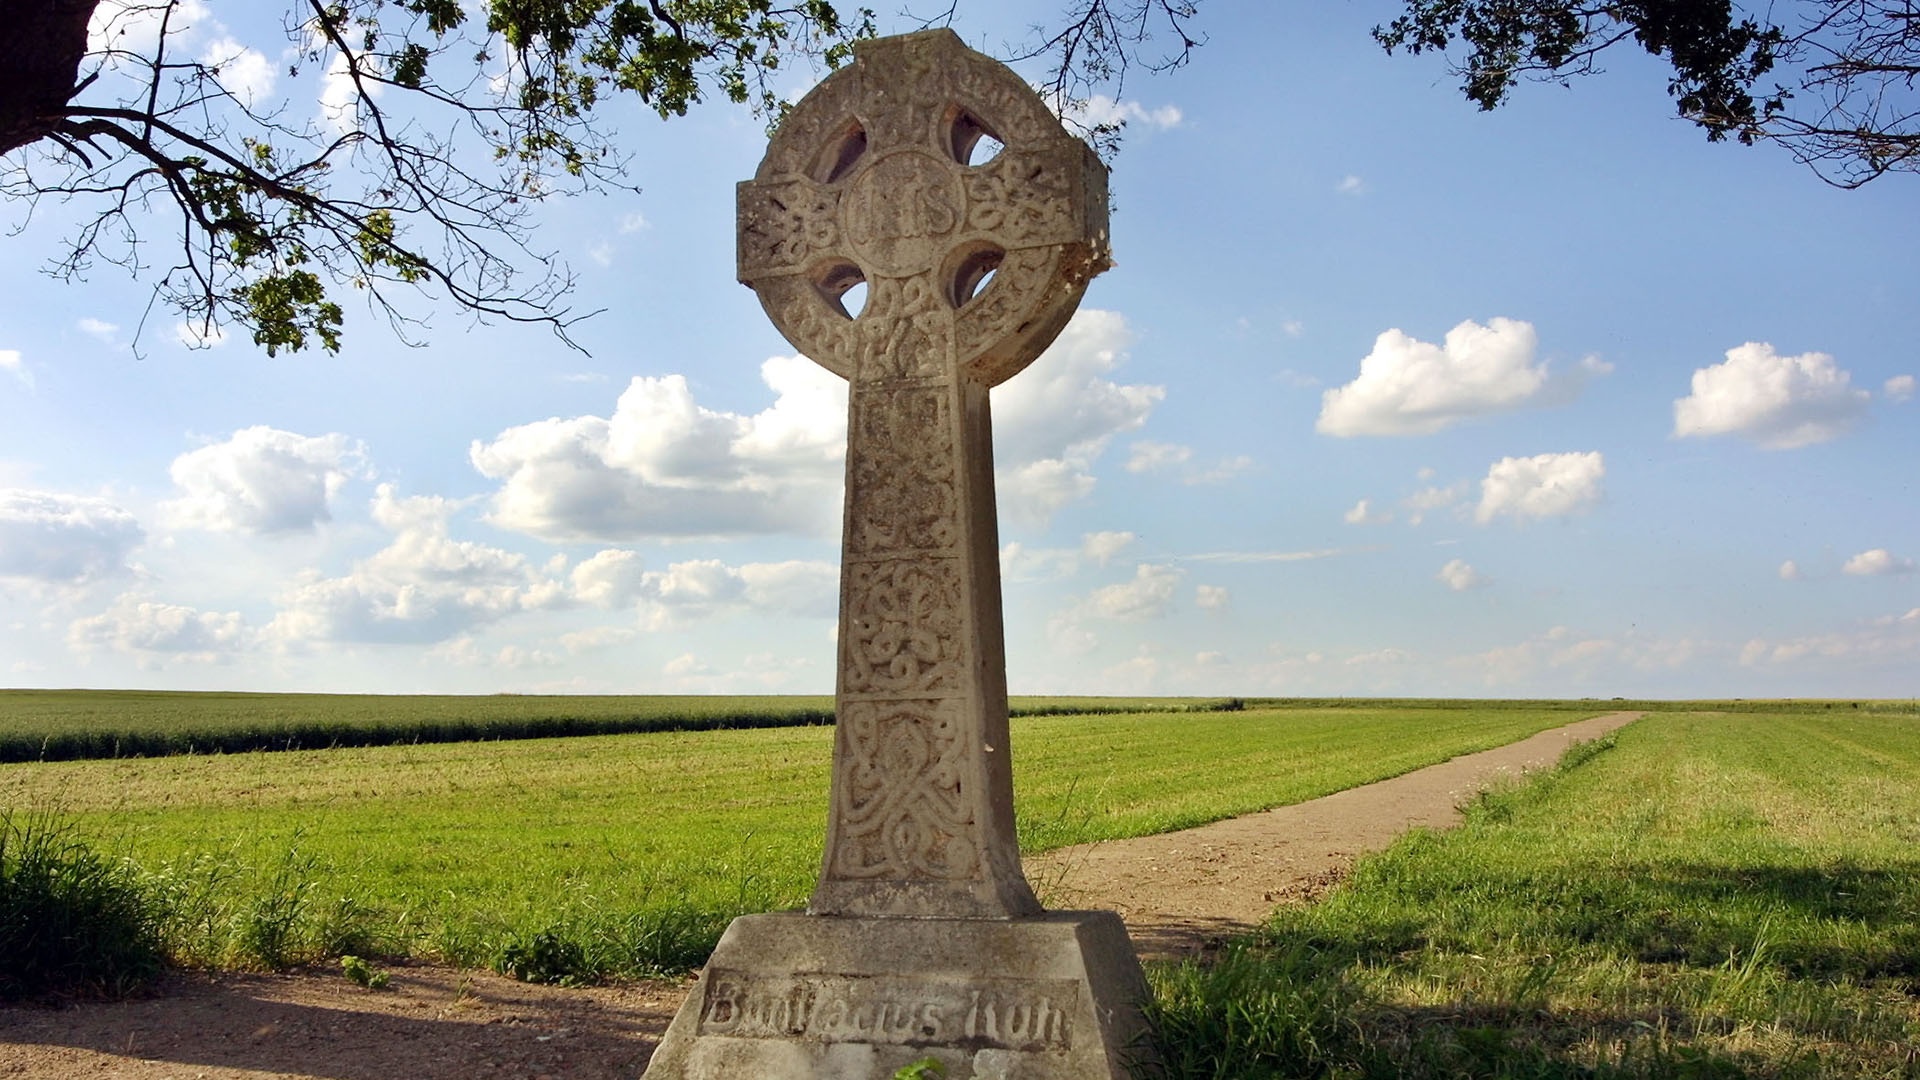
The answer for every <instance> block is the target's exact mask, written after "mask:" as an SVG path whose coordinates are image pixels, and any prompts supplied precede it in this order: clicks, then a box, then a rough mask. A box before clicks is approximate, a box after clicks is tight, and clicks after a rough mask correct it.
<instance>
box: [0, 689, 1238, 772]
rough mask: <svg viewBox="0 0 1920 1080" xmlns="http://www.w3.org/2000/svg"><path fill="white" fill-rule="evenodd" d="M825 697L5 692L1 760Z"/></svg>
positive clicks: (262, 746) (692, 726)
mask: <svg viewBox="0 0 1920 1080" xmlns="http://www.w3.org/2000/svg"><path fill="white" fill-rule="evenodd" d="M1237 704H1238V703H1237V702H1229V701H1228V700H1227V699H1221V698H1119V697H1112V698H1102V697H1018V698H1015V699H1014V700H1013V702H1012V711H1013V713H1014V715H1016V716H1024V715H1051V714H1060V713H1117V712H1126V711H1141V710H1148V709H1154V710H1164V711H1180V710H1201V711H1204V710H1208V709H1215V708H1220V707H1223V706H1227V705H1237ZM832 720H833V697H832V696H831V695H811V696H809V695H777V696H776V695H768V696H763V697H753V696H742V695H734V696H714V695H694V694H683V695H631V696H601V697H595V696H586V695H580V696H572V695H550V696H547V695H520V694H495V695H490V696H473V695H464V696H463V695H451V694H441V695H434V694H422V695H411V696H401V695H376V694H243V693H180V692H170V691H160V690H0V763H6V762H18V761H76V760H85V759H91V758H121V757H162V756H165V755H168V754H208V753H228V754H233V753H245V752H247V751H251V750H318V749H326V748H328V747H338V746H391V745H395V744H399V743H444V742H473V741H478V740H489V739H529V738H561V737H570V736H577V735H618V734H631V733H633V732H641V731H706V730H715V729H727V728H762V727H794V726H799V725H804V724H825V723H831V722H832Z"/></svg>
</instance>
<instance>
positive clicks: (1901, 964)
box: [1154, 708, 1920, 1078]
mask: <svg viewBox="0 0 1920 1080" xmlns="http://www.w3.org/2000/svg"><path fill="white" fill-rule="evenodd" d="M1615 739H1616V740H1617V742H1610V743H1607V744H1602V745H1601V746H1599V747H1594V748H1589V749H1587V750H1585V751H1584V752H1579V753H1576V754H1575V755H1574V756H1572V757H1570V759H1569V761H1568V762H1567V763H1566V764H1565V765H1564V766H1563V767H1562V768H1561V769H1560V770H1559V771H1557V772H1556V773H1554V774H1552V775H1550V776H1548V777H1547V778H1544V779H1541V780H1538V781H1535V782H1533V783H1529V784H1526V785H1524V786H1519V787H1514V788H1508V789H1505V790H1502V791H1499V792H1496V793H1493V794H1491V795H1489V796H1487V797H1485V798H1483V799H1482V800H1480V802H1479V803H1478V804H1477V805H1475V806H1474V807H1473V808H1472V810H1471V812H1470V813H1469V815H1468V821H1467V824H1466V826H1465V827H1464V828H1462V829H1460V830H1458V831H1455V832H1450V833H1445V834H1431V833H1423V834H1416V835H1414V836H1411V837H1409V838H1407V839H1406V840H1404V841H1402V842H1401V843H1399V844H1397V845H1396V846H1395V847H1393V848H1392V849H1390V850H1389V851H1387V852H1385V853H1383V854H1381V855H1380V856H1377V857H1374V858H1371V859H1368V860H1365V861H1364V862H1362V864H1361V865H1360V866H1359V867H1358V868H1357V870H1356V873H1355V875H1354V877H1353V878H1352V880H1351V881H1350V882H1348V883H1347V884H1346V885H1345V886H1343V887H1342V888H1341V889H1339V890H1336V892H1335V893H1333V894H1332V895H1331V896H1329V897H1328V898H1327V899H1326V900H1325V901H1324V902H1322V903H1320V904H1318V905H1316V906H1313V907H1309V908H1300V909H1284V910H1282V911H1280V912H1278V913H1277V914H1276V916H1275V918H1274V920H1273V921H1272V923H1271V924H1270V925H1269V926H1268V927H1267V928H1266V929H1265V930H1264V931H1263V932H1262V933H1260V934H1258V935H1256V936H1255V937H1253V938H1252V939H1250V940H1249V941H1247V942H1245V943H1243V944H1242V945H1241V946H1239V947H1237V948H1236V949H1234V950H1231V951H1229V952H1228V953H1227V954H1226V955H1225V956H1223V957H1222V958H1221V959H1220V961H1219V962H1218V963H1216V964H1212V965H1209V966H1191V965H1190V966H1184V967H1170V968H1163V969H1159V970H1157V971H1155V972H1154V980H1155V983H1156V992H1157V1005H1156V1009H1157V1012H1158V1021H1159V1023H1160V1025H1161V1029H1162V1032H1163V1035H1164V1037H1165V1040H1166V1044H1167V1047H1168V1056H1169V1058H1170V1061H1171V1063H1172V1065H1173V1066H1174V1069H1173V1072H1174V1075H1176V1076H1181V1077H1223V1078H1224V1077H1267V1076H1276V1077H1277V1076H1298V1077H1357V1076H1366V1077H1375V1076H1377V1077H1387V1076H1414V1077H1420V1076H1430V1077H1468V1076H1472V1077H1505V1076H1514V1077H1518V1076H1527V1077H1610V1076H1622V1077H1720V1076H1726V1077H1736V1076H1759V1077H1800V1076H1806V1077H1821V1076H1833V1077H1840V1076H1845V1077H1915V1076H1920V1050H1916V1048H1917V1047H1920V719H1915V718H1913V717H1898V716H1886V715H1882V716H1873V715H1861V714H1860V713H1858V712H1856V711H1855V710H1852V709H1847V710H1845V711H1844V712H1836V711H1833V710H1829V709H1825V708H1820V709H1818V710H1817V711H1813V710H1808V711H1780V712H1775V713H1772V714H1767V713H1764V712H1759V711H1753V712H1747V713H1738V714H1735V713H1683V714H1672V715H1665V716H1656V717H1652V718H1649V719H1648V720H1645V721H1643V722H1641V723H1640V724H1638V725H1635V726H1633V727H1631V728H1628V729H1626V730H1625V731H1623V732H1621V733H1620V734H1619V735H1617V736H1616V737H1615ZM1606 746H1611V749H1605V748H1604V747H1606Z"/></svg>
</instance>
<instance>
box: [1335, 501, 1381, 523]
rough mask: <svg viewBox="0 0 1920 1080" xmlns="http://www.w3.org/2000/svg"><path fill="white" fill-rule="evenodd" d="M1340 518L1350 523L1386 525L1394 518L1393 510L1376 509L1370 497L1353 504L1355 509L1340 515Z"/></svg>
mask: <svg viewBox="0 0 1920 1080" xmlns="http://www.w3.org/2000/svg"><path fill="white" fill-rule="evenodd" d="M1340 520H1342V521H1344V522H1346V523H1347V524H1349V525H1385V524H1386V523H1387V522H1389V521H1392V520H1393V511H1391V510H1375V509H1374V508H1373V502H1372V500H1370V499H1361V500H1360V501H1359V502H1357V503H1354V504H1353V509H1351V510H1349V511H1347V512H1346V513H1344V514H1342V515H1340Z"/></svg>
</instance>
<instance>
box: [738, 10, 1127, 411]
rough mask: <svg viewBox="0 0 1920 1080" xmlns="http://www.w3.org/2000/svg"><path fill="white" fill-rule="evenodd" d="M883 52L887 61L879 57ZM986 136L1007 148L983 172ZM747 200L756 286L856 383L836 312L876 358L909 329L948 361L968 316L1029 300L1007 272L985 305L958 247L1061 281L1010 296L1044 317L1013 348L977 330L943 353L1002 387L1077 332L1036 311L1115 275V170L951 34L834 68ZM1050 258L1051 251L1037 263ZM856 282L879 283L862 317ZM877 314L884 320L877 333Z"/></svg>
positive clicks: (747, 247) (747, 264)
mask: <svg viewBox="0 0 1920 1080" xmlns="http://www.w3.org/2000/svg"><path fill="white" fill-rule="evenodd" d="M882 50H886V51H887V55H886V59H885V61H884V63H882V62H877V61H876V62H870V61H873V60H874V56H875V55H876V54H878V53H880V52H881V51H882ZM982 135H992V136H993V137H995V138H997V139H999V140H1000V141H1001V142H1002V143H1003V146H1004V148H1003V149H1002V151H1001V153H1000V154H999V156H998V157H996V158H994V159H993V160H992V161H990V162H987V163H985V164H982V165H978V166H975V165H972V164H970V162H969V158H970V156H971V153H972V149H973V146H974V144H975V141H976V140H977V139H978V138H980V137H981V136H982ZM739 208H740V222H741V233H740V260H739V272H740V279H741V281H743V282H745V283H747V284H749V285H751V286H752V287H753V288H754V290H755V291H756V292H757V293H758V294H759V295H760V300H761V303H762V305H763V306H764V307H765V308H766V311H767V314H768V316H769V317H770V318H772V319H773V321H774V324H775V325H776V326H778V327H779V328H780V330H781V332H782V333H783V334H785V335H786V336H787V339H788V340H789V341H792V342H793V343H794V344H795V345H796V346H798V347H799V349H800V350H801V351H802V352H804V353H806V354H807V355H808V356H810V357H813V358H814V359H815V360H817V361H819V362H820V363H821V364H823V365H825V366H826V367H828V368H830V369H832V370H834V371H836V372H839V373H840V374H843V375H848V376H849V377H853V376H852V373H851V372H850V371H849V370H847V368H848V366H849V357H848V355H847V352H846V348H847V338H846V337H845V336H844V335H843V334H842V333H839V332H838V331H837V330H836V328H835V325H834V324H835V322H836V320H837V321H839V322H841V323H844V322H846V321H849V320H851V321H853V322H854V323H855V324H856V326H858V327H860V329H861V330H862V331H863V332H862V333H861V334H860V335H859V337H858V340H859V341H860V342H861V347H863V348H866V349H867V350H868V351H869V352H871V351H872V350H874V349H885V350H887V351H895V350H897V349H899V348H901V345H900V342H901V340H902V326H901V323H900V320H902V319H903V318H904V319H908V320H910V322H909V324H908V327H907V329H909V330H910V331H911V332H912V333H913V334H914V335H916V338H915V340H916V341H918V340H924V341H926V342H927V343H929V347H930V348H931V349H933V350H935V351H937V350H938V348H939V347H940V346H951V345H952V344H953V343H955V342H956V341H957V340H958V338H957V336H956V335H955V333H954V330H955V328H956V327H957V325H958V323H959V322H960V320H962V319H963V318H964V317H965V314H966V312H967V309H968V308H969V307H971V306H973V305H974V304H975V303H978V302H981V301H983V300H986V299H988V298H991V297H993V296H994V294H995V293H996V292H1013V291H1015V290H1014V289H1012V288H1011V286H1010V284H1009V283H1005V282H1002V281H1000V280H998V279H997V277H996V278H995V279H994V280H992V281H991V282H988V283H987V284H986V285H985V287H984V290H983V291H981V293H980V295H979V296H978V297H976V296H974V295H973V286H974V285H976V284H978V283H979V281H980V279H981V275H979V274H977V273H970V272H969V270H970V267H968V266H965V265H962V264H961V263H958V262H956V260H955V258H954V256H955V254H956V253H963V252H968V251H993V252H998V253H1000V254H1002V255H1004V256H1005V257H1007V258H1013V257H1015V256H1016V255H1018V256H1020V257H1021V259H1022V260H1023V264H1024V265H1027V266H1029V267H1039V266H1044V267H1046V269H1047V272H1048V273H1049V275H1050V276H1049V277H1048V278H1047V279H1046V280H1044V281H1040V282H1037V283H1035V282H1028V283H1026V284H1024V285H1023V286H1022V288H1021V290H1020V291H1019V292H1018V293H1017V295H1016V297H1015V298H1014V299H1013V301H1012V302H1013V303H1018V304H1022V305H1023V306H1028V308H1029V310H1028V311H1026V312H1024V313H1023V317H1021V318H1017V319H1012V320H1009V321H1007V325H1006V326H1005V327H1004V329H1005V330H1006V332H1007V333H1008V334H1009V335H1010V336H1009V337H1007V338H1006V339H1005V340H1001V339H998V338H994V337H990V336H986V335H982V334H978V333H976V334H970V335H967V336H966V338H965V340H966V342H967V347H966V348H963V349H956V351H955V352H954V353H953V354H952V355H951V356H939V357H934V358H932V359H930V360H929V361H928V362H929V363H933V364H937V365H938V367H939V368H940V369H942V372H941V373H951V374H959V373H960V372H965V373H966V374H968V375H969V376H971V377H973V378H976V379H980V380H981V381H985V382H987V383H988V384H989V385H991V384H992V383H994V382H998V381H999V380H1001V379H1004V378H1007V377H1009V376H1011V375H1012V374H1013V373H1014V372H1016V371H1018V370H1019V368H1020V367H1022V366H1024V365H1025V364H1027V363H1031V362H1032V361H1033V359H1034V357H1036V356H1038V355H1039V354H1040V351H1041V350H1042V349H1044V348H1045V347H1046V346H1047V344H1048V343H1050V342H1051V341H1052V340H1053V337H1054V336H1055V335H1056V334H1058V332H1059V330H1060V327H1061V326H1062V325H1064V320H1061V319H1053V318H1049V317H1043V315H1042V313H1040V312H1039V311H1038V309H1040V308H1045V309H1046V310H1047V312H1048V313H1050V312H1051V311H1053V310H1055V309H1062V310H1065V311H1067V312H1069V313H1071V311H1072V309H1073V307H1074V305H1076V304H1078V303H1079V299H1080V295H1081V293H1083V292H1084V291H1085V289H1086V284H1087V282H1088V280H1090V279H1091V278H1092V277H1093V276H1094V275H1095V274H1097V273H1099V272H1100V271H1101V270H1102V269H1104V268H1105V267H1106V265H1107V235H1106V217H1107V215H1106V210H1107V206H1106V169H1105V167H1103V166H1102V165H1101V164H1100V162H1099V160H1098V159H1097V158H1095V157H1094V156H1093V152H1092V151H1091V150H1089V149H1087V147H1086V146H1085V144H1083V143H1081V142H1080V141H1079V140H1077V139H1075V138H1073V137H1072V136H1071V135H1068V134H1067V133H1066V131H1065V130H1063V129H1062V128H1061V127H1060V124H1059V122H1058V121H1057V120H1055V119H1054V118H1053V116H1052V115H1051V114H1050V113H1048V112H1047V110H1046V107H1045V105H1044V104H1043V103H1042V102H1041V101H1040V100H1039V97H1038V96H1037V95H1036V94H1034V93H1033V91H1032V89H1031V88H1029V87H1028V86H1027V85H1026V84H1025V83H1023V82H1022V81H1021V80H1020V78H1019V77H1018V76H1016V75H1014V74H1013V73H1012V72H1011V71H1009V70H1008V69H1007V68H1006V67H1004V66H1003V65H1001V64H999V63H997V62H995V61H993V60H990V59H988V58H987V57H984V56H981V55H980V54H979V53H976V52H973V51H972V50H970V49H967V48H966V47H965V46H963V45H961V44H959V42H958V40H957V38H954V37H953V35H952V34H951V33H950V32H946V31H933V32H929V33H926V34H912V35H907V36H905V37H903V38H898V39H887V40H886V41H884V42H874V43H870V44H869V46H868V47H867V50H866V51H865V52H863V53H861V59H860V60H859V61H857V62H856V63H855V64H853V65H852V66H851V67H849V68H845V69H843V70H841V71H838V72H835V73H834V74H833V75H831V76H829V77H828V78H827V79H826V80H825V81H824V82H822V83H821V84H820V86H819V87H817V88H815V90H814V91H813V92H812V93H810V94H808V95H807V97H806V98H805V99H803V100H802V101H801V102H800V103H799V104H798V105H796V106H794V109H793V112H792V113H791V114H789V116H788V118H787V119H786V121H784V122H783V123H782V125H781V128H780V131H779V133H778V134H776V135H775V136H774V140H773V145H772V147H771V148H769V150H768V152H767V156H766V158H765V160H763V161H762V162H761V165H760V169H759V171H758V172H757V173H756V174H755V176H754V179H752V180H748V181H745V182H743V183H742V184H741V185H740V191H739ZM1042 250H1044V251H1046V252H1047V253H1049V254H1051V255H1052V256H1053V257H1052V258H1048V259H1044V260H1042V259H1037V258H1035V257H1034V256H1032V255H1031V254H1030V253H1032V252H1035V251H1042ZM968 277H971V278H972V280H971V281H967V280H964V279H966V278H968ZM794 279H799V280H800V281H802V282H804V283H805V285H806V286H807V287H797V286H795V285H794V284H792V283H793V281H794ZM855 281H865V282H866V283H867V286H868V289H869V295H868V297H867V303H866V307H865V310H864V311H863V312H850V311H846V310H844V309H843V307H842V306H841V304H840V302H839V297H840V292H841V291H842V290H844V288H845V287H847V285H848V284H849V283H851V282H855ZM1035 285H1037V289H1036V288H1034V286H1035ZM963 286H964V287H963ZM1003 303H1005V301H1003ZM869 322H874V323H880V324H883V325H884V326H885V327H886V328H885V329H883V330H880V331H867V330H866V328H865V324H867V323H869ZM1001 325H1002V324H1001V323H999V322H996V326H997V327H998V326H1001ZM1049 331H1050V332H1049ZM905 348H908V349H912V350H913V351H916V352H917V351H918V349H917V348H915V347H914V346H913V345H907V346H905ZM1016 355H1017V356H1018V357H1019V359H1018V360H1017V361H1015V360H1014V359H1013V358H1014V357H1015V356H1016ZM880 370H884V369H880Z"/></svg>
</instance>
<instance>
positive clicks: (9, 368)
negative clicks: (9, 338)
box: [0, 349, 33, 390]
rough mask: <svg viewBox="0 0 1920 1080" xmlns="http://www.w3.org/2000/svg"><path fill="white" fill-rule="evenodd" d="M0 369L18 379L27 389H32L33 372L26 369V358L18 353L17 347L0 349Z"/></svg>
mask: <svg viewBox="0 0 1920 1080" xmlns="http://www.w3.org/2000/svg"><path fill="white" fill-rule="evenodd" d="M0 371H4V372H6V373H7V374H9V375H11V376H13V377H14V378H15V379H18V380H19V381H20V385H22V386H24V387H26V388H27V389H29V390H31V389H33V372H31V371H29V370H27V361H26V358H25V357H23V356H21V355H20V350H19V349H0Z"/></svg>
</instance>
